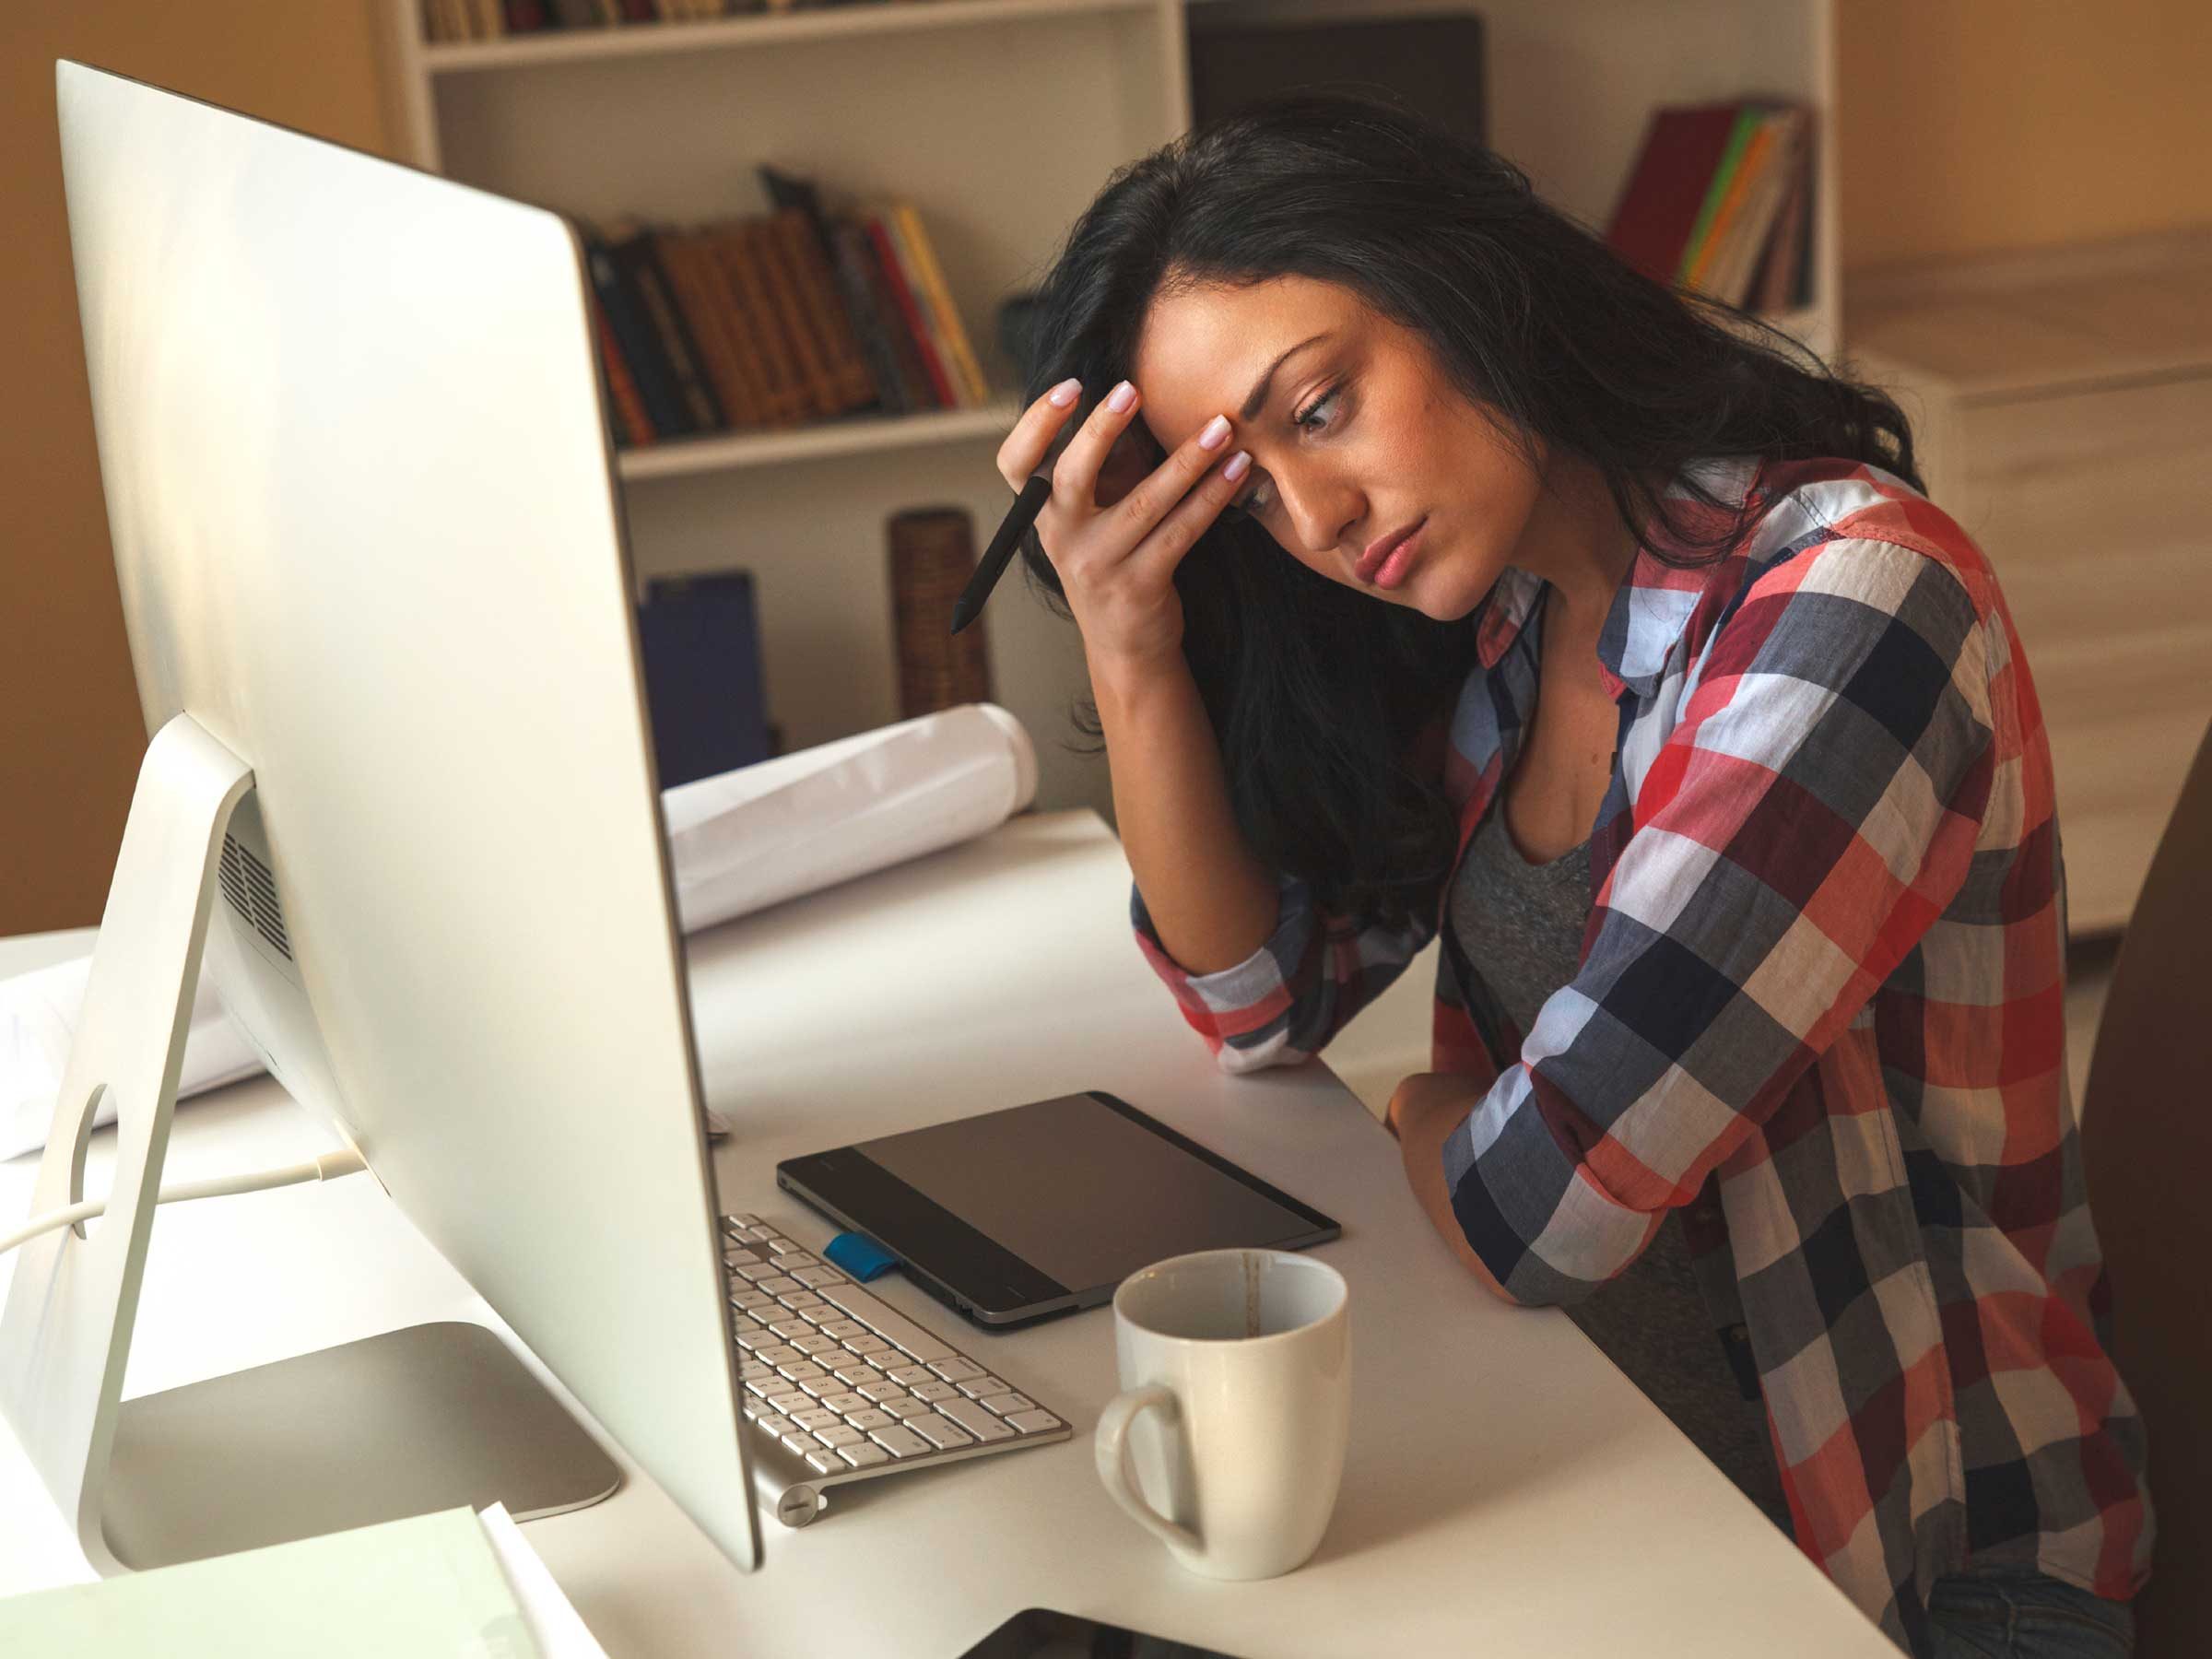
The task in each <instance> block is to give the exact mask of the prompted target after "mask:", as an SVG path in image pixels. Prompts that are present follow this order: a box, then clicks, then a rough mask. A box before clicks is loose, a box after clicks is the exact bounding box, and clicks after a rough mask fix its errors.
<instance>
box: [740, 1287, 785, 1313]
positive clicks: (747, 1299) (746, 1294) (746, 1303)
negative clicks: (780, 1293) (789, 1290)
mask: <svg viewBox="0 0 2212 1659" xmlns="http://www.w3.org/2000/svg"><path fill="white" fill-rule="evenodd" d="M740 1282H742V1281H740ZM774 1301H775V1298H774V1297H772V1296H763V1295H761V1294H760V1292H759V1291H758V1290H733V1291H731V1292H730V1306H732V1307H733V1308H739V1309H742V1310H743V1311H744V1312H747V1313H752V1312H758V1311H759V1310H760V1309H762V1308H765V1307H769V1306H771V1305H772V1304H773V1302H774Z"/></svg>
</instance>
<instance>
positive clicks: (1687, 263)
mask: <svg viewBox="0 0 2212 1659" xmlns="http://www.w3.org/2000/svg"><path fill="white" fill-rule="evenodd" d="M1760 119H1761V116H1760V112H1759V110H1758V109H1757V108H1756V107H1754V106H1753V105H1750V104H1746V105H1744V106H1743V107H1742V108H1741V109H1739V110H1738V111H1737V112H1736V116H1735V124H1734V125H1733V126H1732V127H1730V128H1729V131H1728V147H1727V148H1726V149H1725V150H1724V151H1723V152H1722V154H1721V160H1720V165H1719V166H1718V167H1717V168H1715V169H1714V170H1713V174H1712V182H1711V183H1710V184H1708V185H1707V186H1706V189H1705V200H1704V203H1703V205H1702V206H1700V208H1699V209H1698V219H1697V223H1696V224H1694V225H1693V226H1691V227H1690V231H1689V241H1688V245H1687V246H1686V247H1684V249H1683V250H1682V261H1681V263H1680V264H1679V265H1677V266H1676V268H1675V280H1676V281H1677V282H1682V283H1687V282H1688V280H1689V273H1690V271H1691V270H1692V269H1693V268H1694V267H1695V266H1696V265H1697V262H1698V260H1699V258H1700V255H1701V254H1702V253H1704V251H1705V239H1706V237H1707V236H1709V235H1710V234H1712V221H1713V220H1714V219H1715V218H1718V217H1719V216H1720V211H1721V204H1722V203H1723V202H1724V201H1725V200H1726V199H1727V197H1728V187H1729V185H1731V184H1732V183H1734V182H1735V170H1736V168H1737V166H1738V165H1739V164H1740V163H1741V162H1742V160H1743V159H1744V151H1745V150H1746V149H1747V148H1749V147H1750V144H1751V137H1752V135H1753V134H1754V133H1756V132H1758V131H1759V122H1760Z"/></svg>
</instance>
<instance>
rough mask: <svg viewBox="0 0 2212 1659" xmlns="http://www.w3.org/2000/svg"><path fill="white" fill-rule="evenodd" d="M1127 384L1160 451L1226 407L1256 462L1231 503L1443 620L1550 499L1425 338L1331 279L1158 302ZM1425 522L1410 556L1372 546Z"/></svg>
mask: <svg viewBox="0 0 2212 1659" xmlns="http://www.w3.org/2000/svg"><path fill="white" fill-rule="evenodd" d="M1286 354H1287V355H1286ZM1271 368H1272V369H1273V371H1274V372H1273V374H1272V376H1271V375H1270V374H1269V370H1270V369H1271ZM1131 379H1132V380H1133V381H1135V384H1136V388H1137V391H1138V393H1139V394H1140V396H1141V398H1142V400H1143V401H1142V402H1141V403H1140V404H1139V406H1138V413H1137V418H1138V419H1139V420H1141V421H1143V422H1144V423H1145V425H1146V427H1147V429H1148V430H1149V431H1150V433H1151V435H1152V437H1153V438H1154V439H1155V440H1156V441H1158V442H1159V444H1160V445H1161V447H1162V448H1163V449H1165V450H1169V451H1172V450H1173V449H1174V448H1175V447H1176V446H1177V445H1179V444H1181V443H1182V442H1183V441H1185V440H1186V439H1188V438H1189V437H1191V436H1192V434H1194V433H1195V432H1196V431H1197V430H1198V429H1200V428H1201V427H1203V426H1205V425H1206V422H1207V421H1209V420H1211V419H1212V418H1214V417H1215V416H1216V415H1217V414H1220V415H1226V416H1228V417H1229V419H1230V428H1231V429H1230V441H1229V442H1228V443H1226V444H1224V445H1223V446H1222V448H1221V450H1220V452H1219V453H1222V454H1224V455H1228V454H1232V453H1235V451H1236V450H1237V449H1239V448H1243V449H1247V450H1250V451H1251V452H1252V461H1253V465H1252V470H1251V472H1249V473H1248V474H1246V475H1245V477H1244V478H1243V480H1242V486H1241V488H1240V489H1239V491H1238V493H1237V496H1236V497H1235V500H1236V502H1237V504H1238V505H1240V506H1241V507H1242V508H1243V509H1244V510H1245V511H1246V512H1248V513H1249V515H1250V516H1251V517H1252V518H1253V519H1254V520H1256V521H1257V522H1258V524H1260V526H1261V527H1262V528H1263V529H1265V531H1266V532H1267V533H1268V534H1269V535H1272V536H1273V537H1274V538H1275V539H1276V540H1277V542H1278V543H1280V544H1281V545H1282V547H1284V549H1285V550H1286V551H1288V553H1289V554H1290V556H1291V557H1292V558H1293V559H1297V560H1298V561H1299V562H1300V564H1303V565H1305V566H1307V567H1308V568H1309V569H1311V570H1314V571H1319V572H1320V573H1321V574H1322V575H1324V576H1326V577H1328V578H1329V579H1330V580H1331V581H1333V582H1342V583H1343V584H1344V585H1345V586H1347V587H1349V588H1356V589H1358V590H1359V592H1360V593H1363V594H1369V595H1371V597H1373V598H1377V599H1381V600H1383V601H1385V602H1387V603H1389V604H1392V605H1404V606H1411V607H1412V608H1414V609H1416V610H1419V611H1421V612H1424V613H1425V614H1427V615H1428V616H1430V617H1433V618H1437V619H1438V620H1440V621H1449V620H1453V619H1454V618H1460V617H1464V616H1465V615H1467V613H1468V612H1470V611H1472V610H1473V609H1474V608H1475V606H1477V605H1478V604H1480V603H1481V601H1482V598H1483V596H1484V595H1485V594H1488V592H1489V590H1490V587H1491V584H1492V583H1494V582H1496V581H1497V580H1498V577H1499V574H1500V571H1503V570H1504V569H1505V567H1506V566H1507V565H1508V564H1509V563H1512V561H1513V550H1514V548H1515V547H1516V546H1517V545H1518V544H1519V543H1520V542H1521V540H1522V536H1523V534H1524V531H1525V529H1526V528H1527V526H1528V524H1529V521H1530V517H1531V515H1532V513H1534V512H1535V509H1536V506H1537V501H1538V497H1539V495H1540V494H1541V490H1542V478H1541V476H1540V473H1539V471H1538V470H1537V469H1535V468H1532V467H1531V466H1530V465H1529V464H1528V461H1527V459H1526V458H1525V457H1524V455H1523V454H1522V453H1521V452H1520V450H1519V449H1517V448H1516V447H1514V446H1513V445H1512V443H1511V442H1510V441H1508V440H1507V438H1506V437H1504V436H1503V435H1502V434H1501V433H1500V431H1499V430H1498V429H1497V428H1496V427H1495V426H1493V425H1492V424H1491V422H1490V420H1489V419H1488V418H1486V417H1485V415H1484V413H1483V412H1482V411H1481V410H1480V409H1478V408H1477V407H1476V406H1473V405H1471V404H1470V403H1468V401H1467V400H1466V398H1465V396H1464V395H1462V394H1461V393H1460V392H1459V391H1458V389H1457V388H1456V387H1454V386H1453V384H1452V383H1451V381H1450V380H1449V378H1448V377H1447V376H1446V374H1445V373H1444V371H1443V369H1442V367H1441V365H1440V364H1439V363H1438V361H1437V360H1436V356H1435V353H1434V352H1433V351H1431V350H1430V347H1429V343H1428V341H1427V340H1426V338H1424V337H1423V336H1422V335H1418V334H1415V333H1413V332H1411V331H1409V330H1407V329H1405V328H1401V327H1399V326H1398V325H1397V324H1395V323H1393V322H1391V321H1390V320H1389V319H1388V318H1385V317H1383V316H1382V315H1381V314H1379V313H1378V312H1374V311H1372V310H1371V309H1370V308H1369V307H1368V306H1367V305H1366V304H1365V302H1364V301H1362V300H1360V299H1359V297H1358V296H1357V295H1355V294H1353V293H1352V292H1351V291H1350V290H1349V289H1347V288H1340V287H1338V286H1337V285H1335V284H1334V283H1328V282H1321V281H1316V280H1314V279H1312V278H1311V277H1273V278H1270V279H1269V280H1267V281H1265V282H1263V283H1260V284H1258V285H1256V286H1254V287H1251V288H1198V289H1194V290H1189V291H1185V292H1182V293H1179V294H1176V295H1174V296H1173V297H1171V298H1162V299H1159V300H1155V301H1154V302H1153V305H1152V309H1151V311H1150V312H1149V313H1148V314H1147V317H1146V320H1145V325H1144V328H1143V330H1142V332H1141V334H1140V335H1139V339H1138V344H1137V350H1136V356H1135V365H1134V372H1133V373H1132V375H1131ZM1255 396H1256V397H1257V398H1258V400H1259V401H1258V402H1257V403H1256V404H1255V405H1254V406H1253V408H1252V410H1251V411H1250V412H1249V413H1247V411H1246V400H1247V398H1249V397H1255ZM1416 524H1418V525H1419V527H1420V528H1419V531H1418V535H1415V536H1414V537H1412V538H1411V539H1410V540H1409V541H1408V542H1407V543H1406V545H1405V547H1403V548H1402V549H1401V550H1399V551H1397V552H1396V553H1395V554H1394V555H1393V556H1391V557H1383V558H1377V557H1375V556H1374V553H1375V549H1376V546H1377V544H1378V543H1379V542H1381V541H1382V540H1383V539H1384V538H1387V537H1390V536H1393V535H1395V534H1396V533H1397V532H1399V531H1401V530H1403V529H1406V527H1408V526H1411V525H1416Z"/></svg>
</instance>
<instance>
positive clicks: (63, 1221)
mask: <svg viewBox="0 0 2212 1659" xmlns="http://www.w3.org/2000/svg"><path fill="white" fill-rule="evenodd" d="M368 1167H369V1166H368V1165H367V1164H365V1163H363V1162H362V1161H361V1155H360V1154H359V1152H356V1151H355V1150H354V1149H353V1148H352V1147H339V1148H338V1149H337V1150H336V1151H335V1152H325V1153H324V1154H323V1156H322V1157H320V1158H317V1159H312V1161H310V1162H307V1163H301V1164H288V1165H286V1166H285V1167H284V1168H283V1169H281V1170H253V1171H249V1172H247V1173H246V1174H243V1175H216V1176H211V1177H209V1178H208V1179H207V1180H205V1181H181V1182H178V1183H177V1184H176V1185H175V1186H167V1187H163V1188H162V1189H161V1195H160V1196H159V1197H158V1198H156V1199H155V1200H154V1202H155V1203H156V1204H182V1203H183V1202H184V1201H185V1200H186V1199H189V1198H227V1197H229V1196H230V1195H231V1194H234V1193H259V1192H265V1191H266V1190H267V1189H268V1188H270V1187H280V1186H298V1185H299V1184H300V1182H306V1181H335V1180H336V1179H337V1178H338V1177H339V1176H341V1175H350V1174H352V1173H353V1172H354V1171H357V1170H364V1169H367V1168H368ZM107 1207H108V1201H107V1200H106V1199H104V1198H88V1199H87V1200H86V1201H85V1202H84V1203H82V1204H73V1205H71V1206H69V1207H68V1208H67V1209H58V1210H49V1211H48V1212H47V1213H46V1214H45V1215H43V1216H35V1217H33V1218H31V1219H30V1220H29V1221H26V1222H25V1223H24V1224H23V1225H22V1226H21V1227H18V1229H16V1230H15V1231H14V1232H11V1233H4V1234H0V1255H6V1253H8V1252H9V1251H11V1250H13V1249H15V1247H16V1246H17V1245H18V1244H23V1243H28V1242H29V1241H30V1240H32V1239H35V1238H37V1237H38V1236H39V1235H40V1234H41V1233H47V1232H52V1231H53V1230H54V1229H55V1228H57V1227H75V1226H76V1224H77V1223H78V1222H79V1221H89V1220H90V1219H91V1218H93V1217H95V1216H99V1215H104V1214H105V1213H106V1212H107Z"/></svg>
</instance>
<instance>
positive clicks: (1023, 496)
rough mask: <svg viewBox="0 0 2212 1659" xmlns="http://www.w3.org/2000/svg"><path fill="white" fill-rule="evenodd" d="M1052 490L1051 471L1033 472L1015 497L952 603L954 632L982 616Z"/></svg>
mask: <svg viewBox="0 0 2212 1659" xmlns="http://www.w3.org/2000/svg"><path fill="white" fill-rule="evenodd" d="M1052 493H1053V479H1052V475H1051V474H1049V473H1041V472H1033V473H1031V474H1030V481H1029V482H1028V483H1027V484H1024V485H1023V486H1022V487H1021V493H1020V494H1019V495H1018V496H1016V497H1015V498H1014V505H1013V506H1011V507H1009V508H1007V509H1006V517H1005V518H1003V519H1001V520H1000V521H999V525H998V534H997V535H994V536H993V537H992V538H991V545H990V546H989V547H986V548H984V549H983V557H982V562H981V563H980V564H978V565H977V566H976V567H975V574H974V575H972V576H971V577H969V578H968V585H967V586H966V587H964V588H962V589H961V590H960V596H959V600H958V601H957V602H956V603H955V604H954V605H953V607H952V631H953V632H954V633H956V634H957V633H959V631H960V629H963V628H965V627H967V626H968V624H969V623H971V622H972V621H974V620H975V619H976V618H978V617H979V616H981V615H982V611H983V601H984V600H986V599H988V598H990V597H991V590H992V589H993V588H994V587H996V586H997V585H998V579H999V578H1000V577H1001V576H1003V575H1005V574H1006V563H1007V561H1008V560H1009V559H1012V558H1013V557H1014V549H1015V548H1017V547H1019V546H1021V538H1022V537H1023V536H1025V535H1028V534H1029V533H1030V525H1031V524H1035V523H1036V522H1037V515H1038V514H1039V513H1040V512H1043V511H1044V503H1045V500H1046V498H1047V497H1049V496H1050V495H1051V494H1052Z"/></svg>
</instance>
